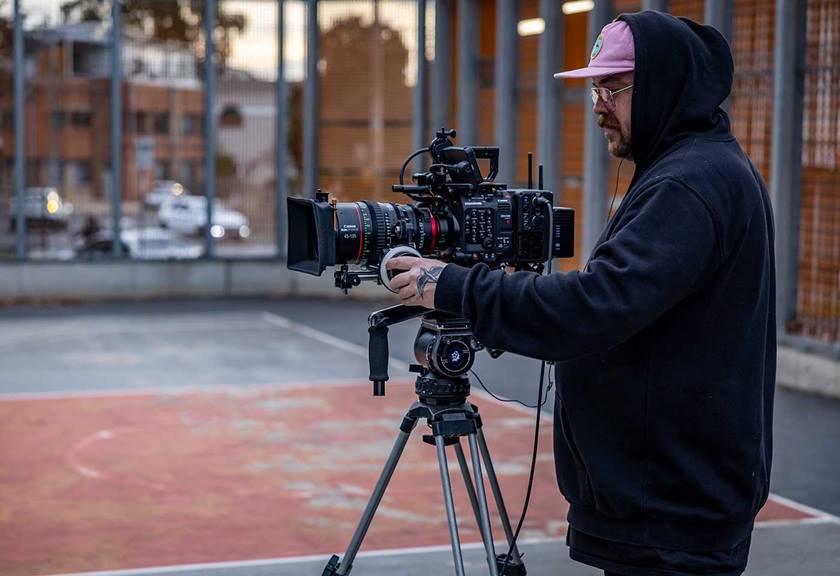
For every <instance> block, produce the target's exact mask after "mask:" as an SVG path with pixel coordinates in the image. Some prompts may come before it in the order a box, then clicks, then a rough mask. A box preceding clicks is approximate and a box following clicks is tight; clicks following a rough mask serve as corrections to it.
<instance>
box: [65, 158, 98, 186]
mask: <svg viewBox="0 0 840 576" xmlns="http://www.w3.org/2000/svg"><path fill="white" fill-rule="evenodd" d="M62 169H63V172H64V180H67V181H69V183H70V184H90V182H91V169H90V162H87V161H85V160H68V161H67V162H66V163H64V165H63V167H62Z"/></svg>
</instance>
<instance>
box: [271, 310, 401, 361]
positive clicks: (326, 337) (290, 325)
mask: <svg viewBox="0 0 840 576" xmlns="http://www.w3.org/2000/svg"><path fill="white" fill-rule="evenodd" d="M260 317H261V318H262V319H263V321H265V322H268V323H269V324H271V325H273V326H277V327H278V328H284V329H286V330H292V331H294V332H297V333H298V334H300V335H302V336H306V337H307V338H311V339H312V340H316V341H318V342H321V343H323V344H327V345H329V346H332V347H333V348H338V349H339V350H343V351H344V352H349V353H350V354H355V355H356V356H361V357H363V358H365V359H367V357H368V349H367V348H365V347H364V346H359V345H358V344H353V343H352V342H348V341H347V340H342V339H341V338H336V337H335V336H333V335H332V334H327V333H326V332H322V331H321V330H317V329H315V328H312V327H310V326H306V325H305V324H298V323H297V322H292V321H291V320H289V319H288V318H286V317H285V316H280V315H279V314H275V313H274V312H263V313H262V314H261V315H260ZM388 363H389V364H390V366H391V368H393V369H394V370H400V371H402V372H408V364H407V363H406V362H403V361H402V360H398V359H396V358H394V357H393V356H389V357H388Z"/></svg>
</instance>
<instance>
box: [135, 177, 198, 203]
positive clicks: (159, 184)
mask: <svg viewBox="0 0 840 576" xmlns="http://www.w3.org/2000/svg"><path fill="white" fill-rule="evenodd" d="M187 194H189V192H188V191H187V189H186V188H184V186H183V185H182V184H180V183H178V182H175V181H174V180H155V183H154V185H153V187H152V191H151V192H149V193H148V194H147V195H146V198H145V199H144V200H143V204H145V205H146V207H148V208H159V207H160V205H161V204H163V201H164V200H166V199H167V198H173V197H177V196H186V195H187Z"/></svg>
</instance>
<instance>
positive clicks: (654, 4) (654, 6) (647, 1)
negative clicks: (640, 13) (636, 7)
mask: <svg viewBox="0 0 840 576" xmlns="http://www.w3.org/2000/svg"><path fill="white" fill-rule="evenodd" d="M642 10H659V11H660V12H668V0H643V2H642Z"/></svg>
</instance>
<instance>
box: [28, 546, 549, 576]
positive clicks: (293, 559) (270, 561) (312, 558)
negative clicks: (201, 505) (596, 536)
mask: <svg viewBox="0 0 840 576" xmlns="http://www.w3.org/2000/svg"><path fill="white" fill-rule="evenodd" d="M564 542H565V540H564V539H563V538H531V539H525V540H521V541H518V544H519V545H521V546H530V545H537V544H557V543H564ZM502 545H504V542H496V546H497V547H501V546H502ZM476 549H481V550H483V549H484V544H482V543H481V542H470V543H468V544H461V550H476ZM438 552H449V553H451V552H452V546H451V545H450V544H441V545H439V546H420V547H415V548H388V549H383V550H367V551H363V552H359V553H358V554H357V555H356V558H357V559H358V558H383V557H388V556H404V555H419V554H434V553H438ZM332 555H333V553H331V552H327V553H324V554H308V555H306V556H288V557H284V558H264V559H260V560H240V561H232V562H209V563H205V564H181V565H176V566H156V567H150V568H134V569H128V570H104V571H96V572H63V573H52V574H42V575H40V576H152V575H160V576H165V575H166V574H177V573H179V572H189V571H196V570H201V571H207V570H230V569H237V568H258V567H271V566H280V565H284V564H302V563H306V562H318V561H321V562H325V561H327V560H329V559H330V557H331V556H332Z"/></svg>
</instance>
